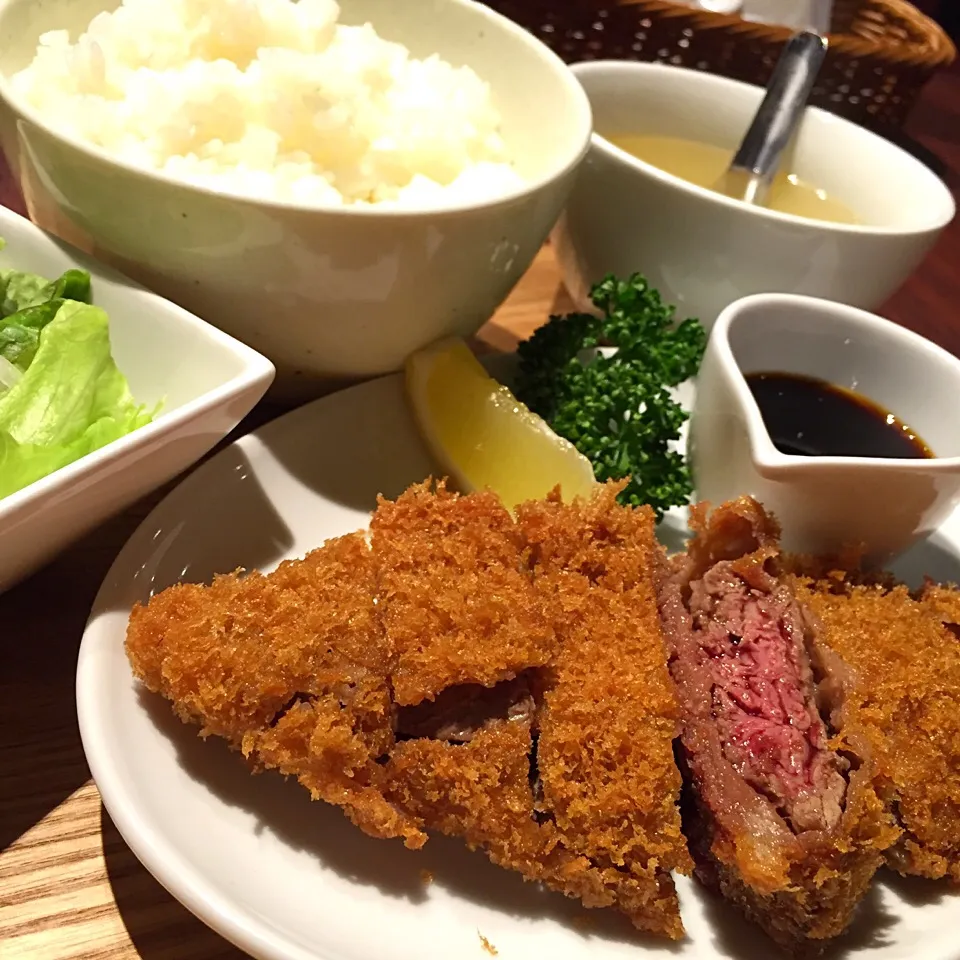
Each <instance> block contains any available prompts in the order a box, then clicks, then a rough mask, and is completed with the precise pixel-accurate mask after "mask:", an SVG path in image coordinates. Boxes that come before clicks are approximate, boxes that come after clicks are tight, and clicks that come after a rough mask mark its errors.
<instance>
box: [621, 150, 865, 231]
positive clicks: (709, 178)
mask: <svg viewBox="0 0 960 960" xmlns="http://www.w3.org/2000/svg"><path fill="white" fill-rule="evenodd" d="M606 139H608V140H609V141H610V142H611V143H612V144H614V146H617V147H619V148H620V149H621V150H625V151H626V152H627V153H629V154H632V155H633V156H635V157H636V158H637V159H638V160H643V161H644V162H645V163H649V164H650V165H651V166H654V167H656V168H657V169H658V170H662V171H663V172H664V173H669V174H672V175H673V176H675V177H679V178H680V179H681V180H686V181H687V183H692V184H694V185H695V186H698V187H705V188H706V189H707V190H716V189H717V186H718V184H720V183H721V181H722V179H723V176H724V174H725V173H726V171H727V168H728V167H729V166H730V161H731V160H732V159H733V151H732V150H727V149H726V148H724V147H717V146H714V145H713V144H710V143H700V142H698V141H696V140H684V139H681V138H679V137H659V136H640V135H636V134H625V135H623V136H608V137H607V138H606ZM765 206H766V207H767V208H768V209H770V210H777V211H779V212H780V213H789V214H792V215H793V216H795V217H804V218H806V219H807V220H825V221H827V222H829V223H850V224H853V223H858V222H859V220H858V218H857V216H856V214H854V212H853V211H852V210H851V209H850V208H849V207H847V206H846V205H845V204H843V203H840V201H839V200H835V199H834V198H833V197H831V196H829V195H828V194H827V192H826V191H825V190H820V189H818V188H817V187H815V186H813V185H812V184H809V183H806V182H804V181H803V180H801V179H800V178H799V177H798V176H797V175H796V174H795V173H790V172H789V171H786V170H781V171H780V173H778V174H777V176H776V178H775V179H774V181H773V183H772V184H771V186H770V192H769V194H768V195H767V202H766V204H765Z"/></svg>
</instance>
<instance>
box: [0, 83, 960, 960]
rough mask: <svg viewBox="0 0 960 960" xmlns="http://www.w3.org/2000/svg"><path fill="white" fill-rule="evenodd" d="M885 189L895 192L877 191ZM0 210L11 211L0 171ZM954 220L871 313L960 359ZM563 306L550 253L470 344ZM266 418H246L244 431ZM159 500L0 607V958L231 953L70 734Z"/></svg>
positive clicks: (953, 106)
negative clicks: (93, 626) (135, 838)
mask: <svg viewBox="0 0 960 960" xmlns="http://www.w3.org/2000/svg"><path fill="white" fill-rule="evenodd" d="M908 131H909V133H910V134H911V135H912V136H913V137H915V138H916V140H917V141H919V142H921V143H922V144H923V145H925V146H926V147H927V148H929V149H930V150H932V151H933V152H934V153H935V154H936V155H937V156H938V157H939V158H940V159H941V160H942V161H943V162H944V165H945V167H946V171H945V174H944V176H945V179H946V180H947V182H948V183H949V184H950V186H951V188H952V189H953V191H954V194H955V195H960V68H955V69H953V70H952V71H950V72H948V73H945V74H943V75H941V76H940V77H938V78H936V79H935V80H934V81H933V82H932V83H931V84H930V85H929V86H928V87H927V89H926V90H925V91H924V95H923V98H922V100H921V102H920V103H918V105H917V107H916V109H915V112H914V114H913V116H912V118H911V121H910V125H909V127H908ZM890 189H891V190H895V189H896V184H890ZM0 202H2V203H4V204H6V205H7V206H10V207H13V208H14V209H18V210H20V211H21V212H22V203H21V201H20V198H19V196H18V195H17V192H16V188H15V187H14V185H13V184H12V183H11V181H10V176H9V174H8V172H7V171H6V169H5V168H2V169H0ZM958 267H960V219H958V220H957V221H955V222H954V224H953V225H952V227H950V228H949V229H948V230H947V231H946V232H945V233H944V235H943V237H942V239H941V240H940V242H939V243H938V245H937V247H936V249H935V250H934V251H933V252H932V253H931V255H930V256H929V258H928V259H927V260H926V262H925V263H924V264H923V266H922V267H921V268H920V270H919V271H918V272H917V273H916V275H915V276H914V277H913V278H912V279H911V280H910V281H909V282H908V283H907V285H906V286H905V287H904V288H903V289H902V290H901V291H900V292H899V293H898V294H897V295H896V296H895V297H894V298H893V299H892V300H891V302H890V303H889V304H888V305H887V306H886V307H885V308H884V310H883V311H882V312H883V313H885V314H886V315H887V316H888V317H890V318H892V319H894V320H896V321H898V322H899V323H902V324H904V325H905V326H908V327H910V328H912V329H914V330H917V331H919V332H921V333H923V334H925V335H926V336H929V337H931V338H932V339H933V340H936V341H937V342H938V343H940V344H941V345H942V346H944V347H946V348H947V349H948V350H951V351H952V352H954V353H956V354H958V355H960V309H958V301H960V279H956V278H955V276H956V274H955V271H956V270H957V268H958ZM568 306H569V304H568V302H567V300H566V298H565V296H564V294H563V292H562V290H561V289H560V286H559V283H558V277H557V271H556V267H555V264H554V261H553V258H552V255H551V253H550V251H549V249H546V250H544V251H543V253H541V255H540V257H539V258H538V259H537V261H536V263H535V264H534V266H533V267H532V269H531V270H530V272H529V274H528V275H527V276H526V277H525V278H524V280H523V281H522V283H521V284H520V286H519V287H518V288H517V290H516V291H515V292H514V294H513V295H512V296H511V298H510V299H509V301H508V302H507V303H506V304H505V305H504V306H503V307H502V309H501V310H500V311H499V312H498V314H497V315H496V317H495V318H494V319H493V320H492V321H491V322H490V324H488V326H487V327H485V328H484V330H483V332H482V334H481V338H482V339H483V340H484V341H485V342H486V343H488V344H490V345H491V346H493V347H496V348H499V349H504V350H509V349H512V348H513V347H514V346H515V344H516V342H517V339H518V338H522V337H525V336H527V335H528V334H529V333H530V331H531V330H532V329H533V328H534V327H536V326H537V325H538V324H540V323H542V322H543V320H544V319H545V318H546V316H547V314H548V313H550V312H556V311H562V310H565V309H566V308H567V307H568ZM277 412H278V411H277V410H275V409H274V410H270V409H266V410H262V409H260V410H257V411H255V412H254V413H253V414H251V416H250V417H249V418H248V420H247V421H246V422H245V423H244V424H243V425H242V426H241V427H240V430H241V431H245V430H249V429H251V428H252V427H254V426H257V425H259V424H261V423H263V422H265V421H266V420H268V419H271V417H272V416H274V415H276V413H277ZM164 492H166V491H165V490H164V491H159V492H158V493H156V494H154V495H152V496H150V497H148V498H147V499H145V500H144V501H143V502H141V503H139V504H137V505H136V506H134V507H132V508H131V509H130V510H128V511H127V512H126V513H124V514H123V515H122V516H120V517H118V518H116V519H115V520H113V521H111V522H109V523H107V524H104V526H103V527H102V528H100V529H99V530H97V531H96V532H95V533H93V534H92V535H91V536H89V537H88V538H87V539H86V540H85V541H83V542H82V543H80V544H78V545H77V546H76V547H75V548H73V549H71V550H70V551H68V552H67V553H65V554H64V555H62V556H61V557H60V558H59V559H58V560H56V561H55V562H54V563H52V564H51V565H50V566H49V567H47V568H46V569H45V570H43V571H41V572H40V573H38V574H37V575H36V576H34V577H33V578H32V579H31V580H29V581H28V582H26V583H24V584H22V585H21V586H19V587H17V588H16V589H14V590H11V591H10V592H8V593H7V594H6V595H4V596H2V597H0V958H2V960H28V958H29V960H79V958H83V960H108V958H110V960H129V958H135V957H141V958H144V960H215V958H227V957H229V958H238V957H242V956H243V954H241V952H240V951H238V950H237V949H236V948H234V947H232V946H230V945H229V944H228V943H226V942H225V941H224V940H222V939H221V938H220V937H218V936H217V935H216V934H214V933H213V932H211V931H210V930H208V929H207V928H206V927H204V926H203V924H201V923H200V922H199V921H198V920H196V919H194V918H193V917H192V916H191V915H190V914H189V913H188V912H187V911H186V910H185V909H184V908H183V907H181V906H180V905H179V904H178V903H177V902H176V901H175V900H174V899H173V898H172V897H170V896H169V895H168V894H167V893H166V892H165V891H164V890H163V889H162V888H161V887H160V885H159V884H158V883H157V882H156V881H155V880H153V878H152V877H151V876H150V875H149V874H148V873H147V872H146V870H144V868H143V867H142V866H140V864H139V862H138V861H137V860H136V858H135V857H134V856H133V854H132V853H131V852H130V850H129V849H128V848H127V846H126V844H124V842H123V840H121V838H120V836H119V834H118V833H117V830H116V828H115V827H114V826H113V824H112V823H111V821H110V818H109V816H108V815H107V813H106V811H105V810H104V809H103V806H102V805H101V803H100V798H99V795H98V794H97V790H96V787H95V786H94V784H93V782H92V781H91V779H90V772H89V770H88V769H87V765H86V762H85V761H84V757H83V751H82V749H81V746H80V736H79V732H78V730H77V720H76V702H75V698H74V670H75V664H76V657H77V649H78V646H79V642H80V636H81V634H82V631H83V627H84V623H85V621H86V617H87V612H88V610H89V608H90V604H91V603H92V600H93V597H94V594H95V592H96V590H97V588H98V586H99V584H100V581H101V579H102V578H103V576H104V574H105V573H106V570H107V568H108V566H109V564H110V563H111V561H112V560H113V558H114V556H115V555H116V553H117V551H118V550H119V549H120V547H121V546H122V544H123V543H124V541H125V540H126V539H127V537H128V536H129V535H130V534H131V533H132V532H133V531H134V529H135V528H136V527H137V525H138V524H139V523H140V521H141V519H142V518H143V517H144V516H145V514H146V513H147V511H148V510H150V509H151V508H152V507H153V505H154V504H155V503H156V502H157V501H158V500H159V498H160V497H161V496H162V495H163V493H164Z"/></svg>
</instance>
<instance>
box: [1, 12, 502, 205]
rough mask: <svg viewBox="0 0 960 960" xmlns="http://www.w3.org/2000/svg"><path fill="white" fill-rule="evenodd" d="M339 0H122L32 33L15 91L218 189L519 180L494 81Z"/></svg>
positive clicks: (444, 186) (52, 119)
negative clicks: (70, 29) (355, 17)
mask: <svg viewBox="0 0 960 960" xmlns="http://www.w3.org/2000/svg"><path fill="white" fill-rule="evenodd" d="M339 15H340V10H339V7H338V6H337V4H336V3H335V2H333V0H299V2H292V0H124V2H123V4H122V5H121V6H120V7H119V8H118V9H117V10H115V11H114V12H113V13H101V14H99V15H98V16H97V17H95V18H94V20H93V21H92V22H91V24H90V25H89V27H88V28H87V31H86V33H84V34H83V35H82V36H81V37H80V38H79V40H78V41H77V42H76V43H71V42H70V37H69V35H68V33H67V31H65V30H57V31H52V32H50V33H46V34H44V35H43V36H42V37H41V38H40V45H39V47H38V49H37V55H36V57H35V59H34V60H33V62H32V63H31V64H30V66H29V67H27V68H26V69H24V70H22V71H21V72H20V73H18V74H16V75H15V76H14V77H13V78H12V83H13V86H14V88H15V90H16V91H17V92H18V93H19V94H20V95H21V96H22V97H23V98H25V100H26V101H27V102H29V103H30V104H31V105H32V106H33V107H34V108H35V109H36V110H37V111H38V112H39V113H40V114H41V115H42V116H43V117H44V118H45V119H46V120H47V121H48V122H49V123H50V124H51V125H52V126H53V127H55V128H56V129H58V130H60V131H62V132H63V133H65V134H71V135H73V136H75V137H78V138H80V139H82V140H85V141H88V142H89V143H91V144H93V145H95V146H97V147H100V148H102V149H103V150H105V151H107V152H108V153H110V154H112V155H113V156H115V157H117V158H120V159H122V160H125V161H127V162H130V163H133V164H136V165H137V166H139V167H144V168H147V169H150V170H156V171H160V172H162V173H165V174H167V175H169V176H171V177H175V178H178V179H181V180H186V181H189V182H191V183H195V184H200V185H203V186H208V187H211V188H213V189H216V190H225V191H229V192H234V193H240V194H247V195H251V196H255V197H262V198H272V199H280V200H289V201H294V202H297V203H305V204H316V205H323V206H330V205H334V206H341V205H347V204H367V203H383V204H390V205H402V206H405V207H409V206H435V205H443V204H446V203H450V202H457V201H460V200H472V199H482V198H485V197H491V196H497V195H500V194H502V193H505V192H507V191H508V190H510V189H511V188H513V187H514V186H516V185H517V184H518V183H519V182H520V177H519V175H518V174H517V173H516V171H515V170H514V168H513V165H512V162H511V158H510V156H509V155H508V152H507V150H506V147H505V145H504V142H503V139H502V138H501V136H500V122H501V118H500V115H499V113H498V111H497V109H496V107H495V105H494V103H493V100H492V97H491V93H490V88H489V86H488V85H487V84H486V83H484V82H483V80H481V79H480V77H478V76H477V75H476V73H475V72H474V71H472V70H470V69H469V68H467V67H459V68H458V67H453V66H451V65H450V64H449V63H446V62H444V61H443V60H441V59H439V58H438V57H436V56H434V57H430V58H428V59H426V60H416V59H413V58H412V57H411V56H410V53H409V51H408V50H407V49H406V48H405V47H403V46H401V45H399V44H396V43H391V42H388V41H386V40H384V39H382V38H381V37H379V36H378V35H377V34H376V32H375V31H374V29H373V28H372V27H371V26H370V25H369V24H368V25H366V26H363V27H350V26H344V25H342V24H339V23H338V22H337V20H338V17H339Z"/></svg>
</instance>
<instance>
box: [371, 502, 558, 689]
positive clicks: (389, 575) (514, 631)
mask: <svg viewBox="0 0 960 960" xmlns="http://www.w3.org/2000/svg"><path fill="white" fill-rule="evenodd" d="M370 530H371V533H372V537H373V539H372V543H373V552H374V556H375V558H376V564H377V571H378V601H379V609H380V613H381V617H382V619H383V623H384V626H385V628H386V633H387V642H388V644H389V646H390V649H391V651H392V655H393V664H392V669H391V674H390V679H391V683H392V685H393V695H394V699H395V700H396V702H397V703H398V704H400V705H403V706H406V705H413V704H417V703H420V702H421V701H423V700H432V699H433V698H434V697H436V696H437V694H438V693H440V691H441V690H445V689H446V688H447V687H451V686H454V685H456V684H469V683H476V684H481V685H482V686H491V685H493V684H495V683H497V682H498V681H500V680H507V679H510V678H512V677H514V676H516V675H517V674H518V673H520V672H521V671H523V670H526V669H528V668H529V667H538V666H541V665H543V664H544V663H546V662H547V661H548V660H549V659H550V657H551V655H552V654H553V649H554V643H555V638H554V630H553V624H552V623H551V622H550V621H549V619H548V618H547V616H546V615H545V613H544V610H543V604H542V603H541V602H540V599H539V597H538V596H537V593H536V591H535V590H534V588H533V585H532V583H531V581H530V577H529V575H528V574H527V572H526V571H525V570H524V569H522V567H523V563H522V557H521V552H522V542H521V537H520V531H519V530H518V529H517V528H516V525H515V524H514V522H513V519H512V518H511V516H510V514H509V513H508V512H507V511H506V509H504V507H503V505H502V504H501V503H500V501H499V500H498V499H497V498H496V497H495V496H494V495H493V494H491V493H475V494H471V495H470V496H467V497H460V496H457V495H456V494H454V493H452V492H450V491H448V490H447V489H446V488H445V486H444V485H443V484H442V483H441V484H439V485H438V486H437V488H436V489H435V490H433V489H431V488H430V487H429V486H428V485H426V484H421V485H419V486H415V487H411V488H410V489H409V490H407V491H406V493H404V494H403V495H402V496H401V497H400V498H399V499H398V500H397V501H396V502H395V503H392V502H390V501H389V500H384V499H382V498H381V499H380V501H379V505H378V507H377V511H376V513H375V514H374V516H373V520H372V521H371V524H370Z"/></svg>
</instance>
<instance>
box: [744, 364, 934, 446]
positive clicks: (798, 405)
mask: <svg viewBox="0 0 960 960" xmlns="http://www.w3.org/2000/svg"><path fill="white" fill-rule="evenodd" d="M746 381H747V384H748V385H749V387H750V390H751V392H752V393H753V396H754V399H755V400H756V401H757V406H758V407H759V408H760V413H761V414H762V416H763V422H764V423H765V424H766V427H767V432H768V433H769V434H770V439H771V440H772V441H773V445H774V446H775V447H776V448H777V449H778V450H779V451H780V452H781V453H785V454H788V455H792V456H804V457H896V458H898V459H901V460H919V459H929V458H931V457H933V456H934V453H933V451H932V450H931V449H930V448H929V447H928V446H927V444H926V443H925V442H924V441H923V440H921V439H920V437H918V436H917V435H916V433H914V432H913V430H911V429H910V427H908V426H907V424H905V423H904V422H903V421H902V420H900V419H898V418H897V417H896V416H894V415H893V414H892V413H890V412H889V411H888V410H884V409H883V407H881V406H880V405H879V404H876V403H874V402H873V401H872V400H870V399H869V398H867V397H864V396H862V395H861V394H859V393H855V392H854V391H853V390H847V389H845V388H844V387H838V386H837V385H836V384H833V383H828V382H827V381H826V380H817V379H816V378H814V377H803V376H798V375H796V374H793V373H775V372H762V373H748V374H747V375H746Z"/></svg>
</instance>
